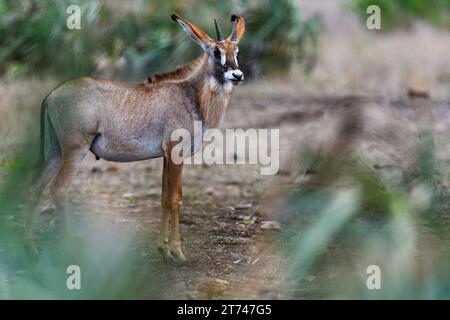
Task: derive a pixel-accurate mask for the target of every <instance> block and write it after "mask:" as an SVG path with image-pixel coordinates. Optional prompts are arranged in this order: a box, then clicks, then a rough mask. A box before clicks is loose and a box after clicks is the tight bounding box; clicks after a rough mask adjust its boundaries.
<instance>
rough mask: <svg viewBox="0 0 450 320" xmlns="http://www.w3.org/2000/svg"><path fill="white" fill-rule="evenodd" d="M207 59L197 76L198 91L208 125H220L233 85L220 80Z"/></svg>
mask: <svg viewBox="0 0 450 320" xmlns="http://www.w3.org/2000/svg"><path fill="white" fill-rule="evenodd" d="M209 63H210V62H209V60H208V59H205V60H204V62H203V65H202V67H201V68H200V69H199V73H198V76H197V77H196V92H197V98H198V101H199V105H200V112H201V114H202V117H203V121H204V122H205V125H206V127H208V128H216V127H218V126H219V124H220V122H221V121H222V119H223V117H224V116H225V112H226V111H227V109H228V104H229V101H230V98H231V92H232V88H233V85H232V84H231V83H229V82H222V83H221V82H219V81H218V80H217V78H216V77H215V75H214V67H213V66H210V65H209Z"/></svg>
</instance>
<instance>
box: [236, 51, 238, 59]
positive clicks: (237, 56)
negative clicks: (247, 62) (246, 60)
mask: <svg viewBox="0 0 450 320" xmlns="http://www.w3.org/2000/svg"><path fill="white" fill-rule="evenodd" d="M236 59H237V60H239V51H238V52H237V53H236Z"/></svg>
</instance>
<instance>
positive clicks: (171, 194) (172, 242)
mask: <svg viewBox="0 0 450 320" xmlns="http://www.w3.org/2000/svg"><path fill="white" fill-rule="evenodd" d="M182 171H183V165H182V164H174V163H173V162H172V161H171V160H170V158H168V159H167V204H168V209H169V212H170V220H171V221H170V225H171V229H170V239H169V248H170V252H171V254H172V257H173V258H174V259H175V261H176V263H178V264H184V263H185V262H186V258H185V257H184V254H183V251H182V250H181V238H180V211H181V202H182V185H181V176H182Z"/></svg>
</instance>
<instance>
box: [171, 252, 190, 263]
mask: <svg viewBox="0 0 450 320" xmlns="http://www.w3.org/2000/svg"><path fill="white" fill-rule="evenodd" d="M170 252H171V254H172V257H173V258H174V260H175V264H176V265H177V266H184V265H186V264H187V262H188V260H187V259H186V257H185V256H184V254H183V251H181V248H172V249H171V250H170Z"/></svg>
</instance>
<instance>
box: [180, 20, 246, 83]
mask: <svg viewBox="0 0 450 320" xmlns="http://www.w3.org/2000/svg"><path fill="white" fill-rule="evenodd" d="M171 17H172V20H174V21H176V22H178V23H179V24H180V25H181V26H182V27H183V29H184V30H185V31H186V32H187V34H188V35H189V36H190V37H191V38H192V40H194V41H195V42H196V43H198V44H199V45H200V46H201V47H202V49H203V51H204V52H205V53H206V54H207V55H208V59H209V62H210V65H211V66H212V68H213V72H214V76H215V77H216V78H217V80H218V81H219V82H221V83H223V82H231V83H232V84H234V85H237V84H239V83H241V82H242V80H244V74H243V73H242V71H241V70H239V61H238V60H239V48H238V43H239V41H240V40H241V38H242V36H243V35H244V32H245V21H244V18H242V17H240V16H237V15H235V14H233V15H231V23H232V24H233V28H232V30H231V35H230V36H229V37H228V38H226V39H225V38H224V37H223V34H222V30H221V29H220V26H219V24H218V23H217V21H216V19H214V24H215V27H216V33H217V37H216V40H214V39H212V38H210V37H209V36H208V35H207V34H206V32H205V31H203V30H202V29H200V28H199V27H198V26H196V25H195V24H193V23H191V22H189V21H187V20H185V19H183V18H182V17H180V16H179V15H177V14H176V13H172V16H171Z"/></svg>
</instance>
